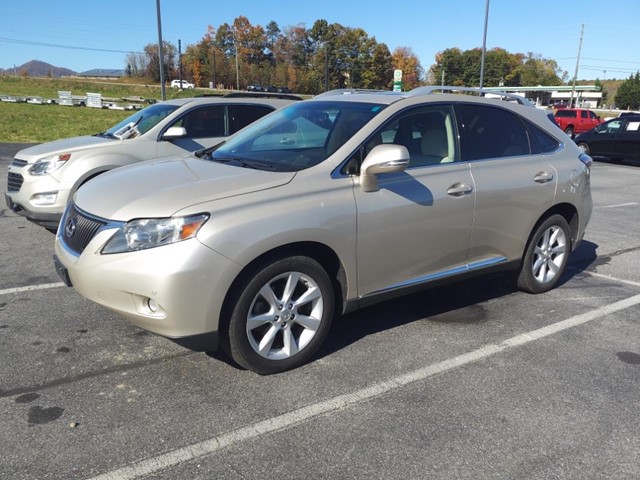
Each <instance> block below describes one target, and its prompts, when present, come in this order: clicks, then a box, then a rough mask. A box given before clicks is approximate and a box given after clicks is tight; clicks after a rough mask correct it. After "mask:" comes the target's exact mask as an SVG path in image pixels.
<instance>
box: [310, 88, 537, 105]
mask: <svg viewBox="0 0 640 480" xmlns="http://www.w3.org/2000/svg"><path fill="white" fill-rule="evenodd" d="M437 92H442V93H445V92H464V93H475V94H477V95H480V96H483V97H485V96H487V95H491V96H494V97H498V98H501V99H503V100H507V101H512V102H517V103H519V104H520V105H526V106H528V107H532V106H534V105H533V104H532V103H531V102H530V101H529V100H528V99H526V98H524V97H523V96H521V95H516V94H515V93H507V92H502V91H500V90H489V89H486V88H472V87H455V86H442V85H429V86H426V87H417V88H414V89H413V90H409V91H408V92H393V91H390V90H373V89H366V88H339V89H336V90H329V91H328V92H324V93H321V94H319V95H316V96H315V97H314V98H318V97H333V96H337V95H357V94H367V93H372V94H377V95H380V94H384V95H397V96H403V97H413V96H416V95H429V94H432V93H437Z"/></svg>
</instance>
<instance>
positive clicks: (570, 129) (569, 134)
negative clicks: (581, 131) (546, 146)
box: [564, 127, 573, 138]
mask: <svg viewBox="0 0 640 480" xmlns="http://www.w3.org/2000/svg"><path fill="white" fill-rule="evenodd" d="M564 133H566V134H567V135H568V136H569V137H570V138H573V127H567V128H565V129H564Z"/></svg>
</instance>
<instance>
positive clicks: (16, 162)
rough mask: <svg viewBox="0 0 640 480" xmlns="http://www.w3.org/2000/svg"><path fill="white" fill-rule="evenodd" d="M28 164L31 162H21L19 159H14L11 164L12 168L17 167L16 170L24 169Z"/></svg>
mask: <svg viewBox="0 0 640 480" xmlns="http://www.w3.org/2000/svg"><path fill="white" fill-rule="evenodd" d="M27 163H29V162H27V161H26V160H20V159H18V158H14V159H13V162H11V166H12V167H16V168H22V167H24V166H25V165H26V164H27Z"/></svg>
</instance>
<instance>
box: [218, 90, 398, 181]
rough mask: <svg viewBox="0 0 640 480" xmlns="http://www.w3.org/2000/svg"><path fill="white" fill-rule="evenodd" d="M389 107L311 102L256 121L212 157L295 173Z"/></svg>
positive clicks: (319, 158)
mask: <svg viewBox="0 0 640 480" xmlns="http://www.w3.org/2000/svg"><path fill="white" fill-rule="evenodd" d="M385 106H386V105H379V104H373V103H356V102H344V101H343V102H331V101H311V102H300V103H296V104H293V105H291V106H289V107H287V108H285V109H282V110H279V111H277V112H275V113H273V114H271V115H269V116H267V117H265V118H263V119H261V120H258V121H257V122H255V123H253V124H252V125H250V126H249V127H247V128H246V129H244V130H243V131H242V132H240V133H239V134H238V135H236V136H235V137H233V138H232V139H231V140H229V141H228V142H226V143H224V144H222V145H220V146H219V148H217V149H216V150H215V151H213V152H211V154H210V155H209V159H210V160H214V161H219V162H234V163H239V164H240V165H242V166H250V167H251V168H258V169H263V170H274V171H281V172H294V171H298V170H304V169H306V168H309V167H312V166H314V165H317V164H319V163H320V162H322V161H324V160H325V159H326V158H327V157H329V156H330V155H331V154H332V153H334V152H335V151H336V150H337V149H338V148H340V147H341V146H342V145H343V144H344V143H345V142H346V141H347V140H349V139H350V138H351V137H352V136H353V135H354V134H355V133H356V132H357V131H358V130H360V129H361V128H362V127H363V126H364V125H365V124H366V123H368V122H369V121H370V120H371V119H372V118H373V117H375V116H376V115H377V114H378V113H380V112H381V111H382V110H383V109H384V107H385Z"/></svg>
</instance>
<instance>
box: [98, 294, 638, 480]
mask: <svg viewBox="0 0 640 480" xmlns="http://www.w3.org/2000/svg"><path fill="white" fill-rule="evenodd" d="M638 304H640V294H638V295H634V296H633V297H630V298H626V299H624V300H620V301H619V302H615V303H612V304H610V305H605V306H603V307H600V308H597V309H595V310H591V311H589V312H587V313H583V314H581V315H576V316H574V317H571V318H568V319H566V320H563V321H560V322H557V323H553V324H551V325H547V326H546V327H542V328H539V329H537V330H532V331H530V332H526V333H523V334H520V335H516V336H514V337H511V338H509V339H507V340H504V341H503V342H500V343H494V344H490V345H486V346H484V347H481V348H479V349H477V350H473V351H471V352H469V353H465V354H462V355H459V356H457V357H453V358H450V359H447V360H444V361H442V362H439V363H435V364H433V365H428V366H426V367H424V368H420V369H418V370H414V371H412V372H409V373H406V374H404V375H399V376H397V377H395V378H392V379H390V380H386V381H383V382H379V383H376V384H374V385H371V386H370V387H366V388H363V389H360V390H356V391H354V392H351V393H347V394H344V395H339V396H337V397H333V398H329V399H327V400H324V401H322V402H318V403H314V404H312V405H308V406H306V407H302V408H299V409H297V410H293V411H291V412H288V413H284V414H282V415H279V416H277V417H273V418H269V419H267V420H263V421H262V422H258V423H254V424H252V425H247V426H246V427H242V428H239V429H237V430H233V431H231V432H228V433H224V434H222V435H218V436H216V437H212V438H209V439H207V440H204V441H201V442H198V443H194V444H192V445H188V446H186V447H182V448H178V449H176V450H172V451H169V452H166V453H163V454H161V455H158V456H156V457H152V458H149V459H147V460H142V461H139V462H136V463H133V464H131V465H128V466H125V467H122V468H118V469H116V470H112V471H110V472H107V473H104V474H102V475H98V476H96V477H93V479H91V480H115V479H118V480H126V479H134V478H139V477H142V476H145V475H149V474H151V473H154V472H158V471H160V470H163V469H165V468H168V467H172V466H176V465H179V464H181V463H183V462H188V461H190V460H194V459H196V458H199V457H202V456H205V455H210V454H212V453H215V452H216V451H218V450H221V449H223V448H225V447H230V446H233V445H237V444H240V443H243V442H247V441H249V440H252V439H254V438H257V437H260V436H262V435H265V434H268V433H273V432H277V431H279V430H283V429H286V428H290V427H293V426H295V425H298V424H301V423H303V422H306V421H309V420H311V419H313V418H315V417H318V416H319V415H324V414H328V413H333V412H337V411H339V410H341V409H344V408H347V407H350V406H354V405H357V404H359V403H361V402H365V401H368V400H372V399H374V398H377V397H380V396H381V395H384V394H386V393H389V392H392V391H395V390H398V389H400V388H402V387H404V386H406V385H411V384H413V383H415V382H419V381H423V380H426V379H428V378H429V377H432V376H434V375H437V374H440V373H444V372H448V371H450V370H454V369H456V368H459V367H461V366H464V365H468V364H471V363H474V362H477V361H479V360H483V359H485V358H488V357H491V356H493V355H496V354H498V353H501V352H504V351H508V350H511V349H514V348H517V347H520V346H522V345H526V344H527V343H530V342H534V341H536V340H540V339H542V338H545V337H548V336H550V335H554V334H556V333H560V332H562V331H564V330H567V329H569V328H573V327H577V326H579V325H583V324H585V323H587V322H590V321H592V320H596V319H599V318H602V317H604V316H606V315H610V314H612V313H615V312H618V311H620V310H624V309H626V308H629V307H633V306H635V305H638Z"/></svg>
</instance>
